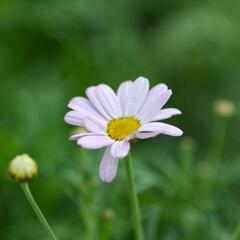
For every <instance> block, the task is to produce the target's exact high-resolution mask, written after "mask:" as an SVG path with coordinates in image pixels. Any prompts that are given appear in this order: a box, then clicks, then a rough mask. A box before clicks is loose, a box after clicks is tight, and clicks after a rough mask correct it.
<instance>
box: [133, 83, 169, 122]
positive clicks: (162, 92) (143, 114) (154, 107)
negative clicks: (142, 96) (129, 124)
mask: <svg viewBox="0 0 240 240" xmlns="http://www.w3.org/2000/svg"><path fill="white" fill-rule="evenodd" d="M171 94H172V91H171V90H167V86H166V85H165V84H158V85H157V86H155V87H154V88H152V89H151V90H150V92H149V94H148V96H147V98H146V101H145V103H144V104H143V106H142V107H141V109H140V110H139V111H138V113H137V117H138V119H140V120H141V121H142V123H145V122H148V121H151V119H152V118H153V117H154V116H155V115H156V114H157V113H158V112H159V110H160V109H161V108H162V106H163V105H164V104H165V103H166V102H167V100H168V99H169V97H170V96H171Z"/></svg>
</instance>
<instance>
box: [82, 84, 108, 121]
mask: <svg viewBox="0 0 240 240" xmlns="http://www.w3.org/2000/svg"><path fill="white" fill-rule="evenodd" d="M86 95H87V96H88V98H89V100H90V102H91V103H92V105H93V106H94V107H95V108H96V109H97V110H98V112H99V113H100V114H101V115H103V116H104V117H105V118H106V119H108V120H110V119H111V118H112V117H111V116H110V115H109V114H108V112H106V110H105V109H104V108H103V106H102V104H101V102H100V101H99V98H98V96H97V87H89V88H87V90H86Z"/></svg>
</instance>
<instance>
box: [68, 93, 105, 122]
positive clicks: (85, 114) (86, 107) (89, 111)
mask: <svg viewBox="0 0 240 240" xmlns="http://www.w3.org/2000/svg"><path fill="white" fill-rule="evenodd" d="M68 107H69V108H71V109H73V110H75V111H77V112H78V113H79V118H82V119H84V118H90V119H92V120H93V121H96V122H99V123H101V124H102V126H104V125H105V124H106V122H107V120H106V119H105V118H104V117H103V116H102V115H101V114H100V113H99V112H98V111H97V110H96V109H95V108H94V106H93V105H92V104H91V102H90V101H89V100H88V99H86V98H83V97H74V98H73V99H72V100H71V101H70V102H69V104H68Z"/></svg>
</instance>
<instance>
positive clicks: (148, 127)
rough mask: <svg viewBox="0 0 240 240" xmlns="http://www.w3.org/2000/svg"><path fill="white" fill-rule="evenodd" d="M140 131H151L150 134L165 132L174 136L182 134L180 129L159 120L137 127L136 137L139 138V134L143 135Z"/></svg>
mask: <svg viewBox="0 0 240 240" xmlns="http://www.w3.org/2000/svg"><path fill="white" fill-rule="evenodd" d="M139 133H141V134H139ZM142 133H152V136H156V135H159V134H165V135H170V136H175V137H177V136H181V135H182V134H183V132H182V130H181V129H179V128H177V127H174V126H172V125H169V124H166V123H161V122H151V123H146V124H144V125H143V126H141V127H140V128H139V129H138V133H137V137H139V138H140V137H141V136H143V134H142Z"/></svg>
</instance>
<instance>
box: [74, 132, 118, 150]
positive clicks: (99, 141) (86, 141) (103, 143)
mask: <svg viewBox="0 0 240 240" xmlns="http://www.w3.org/2000/svg"><path fill="white" fill-rule="evenodd" d="M113 143H114V141H113V140H112V139H111V138H109V137H108V136H104V135H93V136H84V137H81V138H79V139H78V141H77V144H78V145H80V146H82V147H83V148H87V149H98V148H102V147H107V146H110V145H112V144H113Z"/></svg>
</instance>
